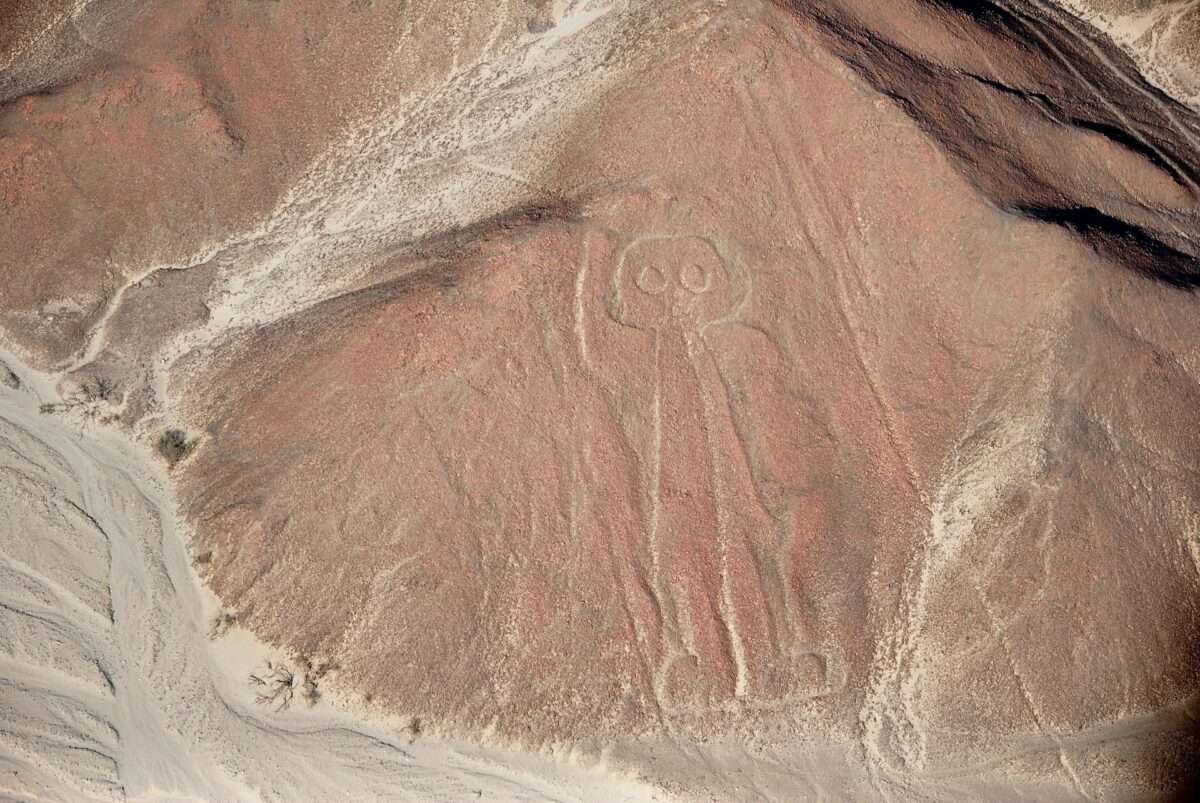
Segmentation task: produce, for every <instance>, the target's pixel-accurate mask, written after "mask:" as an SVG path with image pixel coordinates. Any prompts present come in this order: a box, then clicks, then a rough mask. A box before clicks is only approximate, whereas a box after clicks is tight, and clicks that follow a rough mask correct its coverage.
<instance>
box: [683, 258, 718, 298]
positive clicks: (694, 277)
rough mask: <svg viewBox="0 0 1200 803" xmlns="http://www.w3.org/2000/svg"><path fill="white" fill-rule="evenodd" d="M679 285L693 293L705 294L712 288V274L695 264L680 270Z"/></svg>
mask: <svg viewBox="0 0 1200 803" xmlns="http://www.w3.org/2000/svg"><path fill="white" fill-rule="evenodd" d="M679 283H680V284H682V285H683V286H684V287H686V288H687V289H688V290H691V291H692V292H693V293H703V292H706V291H707V290H708V289H709V287H711V286H712V272H711V271H709V270H708V269H707V268H705V267H704V266H703V265H700V264H698V263H695V262H693V263H691V264H688V265H684V266H683V267H682V268H680V269H679Z"/></svg>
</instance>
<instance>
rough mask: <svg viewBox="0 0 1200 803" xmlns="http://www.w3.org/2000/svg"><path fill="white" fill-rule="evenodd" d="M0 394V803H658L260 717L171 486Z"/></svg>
mask: <svg viewBox="0 0 1200 803" xmlns="http://www.w3.org/2000/svg"><path fill="white" fill-rule="evenodd" d="M6 361H7V362H8V363H9V364H10V365H12V366H13V367H14V368H16V369H17V372H18V374H20V375H21V376H22V378H23V379H24V380H25V383H24V385H25V387H24V389H23V390H19V391H10V390H8V389H7V388H4V389H3V392H0V475H3V479H2V480H0V510H3V511H4V513H5V515H4V516H3V517H0V620H2V622H0V799H6V800H7V799H15V800H29V801H52V800H53V801H83V800H89V801H90V800H146V801H150V800H153V801H260V800H263V801H274V800H279V801H305V800H314V801H315V800H339V799H345V798H346V794H347V790H350V789H354V790H355V791H354V799H356V800H414V801H416V800H420V801H428V800H480V799H483V800H487V799H492V800H496V799H499V800H529V801H535V800H536V801H541V800H554V801H587V800H596V801H638V800H665V799H667V798H666V796H665V795H664V794H663V793H661V792H659V791H657V790H653V789H651V788H650V787H648V786H644V785H642V784H639V783H637V782H635V781H633V780H630V779H627V778H624V777H622V776H620V775H619V774H618V773H616V772H615V771H613V770H609V769H606V768H605V767H603V766H600V765H596V764H595V763H593V764H592V765H591V766H585V764H584V762H581V761H578V760H572V759H571V758H570V757H558V758H557V759H556V758H554V757H550V756H543V755H533V754H521V753H516V752H511V751H505V750H501V749H492V748H486V747H479V746H474V745H467V744H463V743H457V742H452V741H446V740H441V739H438V738H435V737H431V736H424V735H423V736H420V737H419V738H415V739H414V738H413V737H411V736H410V735H409V734H408V733H405V732H404V731H403V729H402V728H401V727H400V726H399V724H398V723H397V724H394V725H393V724H388V723H381V724H376V725H366V724H364V723H362V722H357V721H355V719H354V718H353V717H352V716H350V715H348V714H345V713H341V712H339V711H337V710H335V709H334V708H333V707H331V706H330V705H328V704H325V703H320V704H318V705H317V706H316V707H314V708H311V709H309V708H305V707H304V706H303V705H302V704H301V705H298V706H293V707H292V708H291V709H289V710H288V711H285V712H283V713H276V712H274V711H271V710H270V709H266V708H264V707H262V706H259V705H256V704H255V703H254V702H253V693H252V691H251V689H250V687H249V685H248V684H247V682H246V675H245V670H246V667H248V666H254V665H255V664H257V663H259V662H260V661H261V659H262V657H263V656H264V655H265V652H264V648H263V647H262V645H259V644H257V643H256V642H255V641H254V639H253V638H252V637H251V636H250V635H249V634H247V633H245V632H243V631H236V630H235V631H234V632H233V633H231V634H230V635H228V636H226V637H225V638H222V639H218V640H216V641H211V640H209V638H208V637H207V621H208V617H209V615H210V613H211V610H212V602H211V600H210V599H209V597H208V592H207V591H205V590H204V589H203V588H202V587H201V586H200V584H199V583H198V581H197V578H196V576H195V574H194V572H193V571H192V569H191V567H190V565H189V563H188V558H187V553H186V550H185V547H184V544H183V539H182V537H181V534H180V533H179V532H178V531H177V530H176V529H175V526H174V514H173V506H172V501H171V499H170V494H169V490H168V485H167V480H166V477H165V475H164V474H163V473H162V471H161V469H159V468H158V467H157V466H156V465H154V464H153V463H152V461H151V460H150V457H149V455H148V454H145V453H143V452H140V451H138V450H137V449H136V448H134V447H131V446H130V445H129V443H128V442H127V441H126V440H125V438H124V437H123V436H121V435H120V434H118V433H115V432H111V431H106V430H101V429H94V430H88V431H82V432H81V431H79V430H78V429H71V428H70V425H69V424H67V423H66V422H65V421H64V419H63V418H62V417H60V416H56V415H42V414H40V413H39V411H38V403H39V400H38V398H37V395H36V394H35V393H33V392H31V390H35V389H48V388H49V384H50V382H51V378H50V377H37V376H35V375H34V374H33V373H32V372H30V371H28V370H24V369H21V368H20V367H19V366H17V365H16V364H15V363H14V361H13V360H12V359H11V358H7V357H6Z"/></svg>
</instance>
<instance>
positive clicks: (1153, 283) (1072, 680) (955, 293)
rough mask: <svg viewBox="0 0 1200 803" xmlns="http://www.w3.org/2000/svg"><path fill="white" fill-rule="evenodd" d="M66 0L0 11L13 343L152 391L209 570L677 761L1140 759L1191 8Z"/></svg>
mask: <svg viewBox="0 0 1200 803" xmlns="http://www.w3.org/2000/svg"><path fill="white" fill-rule="evenodd" d="M98 5H100V4H91V5H88V4H83V5H81V6H79V7H78V8H73V9H62V10H59V11H56V10H55V7H52V6H45V7H35V6H34V5H26V4H21V3H17V4H15V6H14V8H15V10H14V12H13V13H12V16H11V17H10V19H12V20H14V21H15V23H14V24H12V25H10V26H9V28H8V29H7V31H8V32H7V34H6V35H7V38H6V39H4V40H2V41H3V43H4V44H3V47H5V48H7V52H10V53H12V54H13V55H12V56H11V57H10V58H9V59H8V64H9V65H10V66H9V67H8V68H6V69H5V70H4V72H3V73H0V90H2V91H3V92H4V93H5V95H6V96H7V97H8V98H9V101H8V102H7V103H6V105H5V106H4V107H3V109H2V110H0V135H2V137H3V138H2V139H0V164H4V165H6V167H5V169H4V170H3V171H0V176H3V179H0V182H2V183H0V187H2V188H3V191H4V196H3V197H4V207H3V208H4V210H5V214H4V217H3V218H2V219H0V221H2V222H0V238H3V239H4V241H5V242H8V243H10V247H9V248H8V249H6V250H5V251H4V253H8V254H10V255H11V256H10V259H9V260H8V261H7V262H4V263H0V273H2V274H3V275H4V277H6V278H5V285H4V286H5V288H6V290H5V292H4V294H3V295H2V296H0V326H3V332H4V336H5V339H6V343H7V345H8V347H9V348H10V349H12V350H13V351H14V352H15V354H16V355H18V356H19V357H20V358H21V359H20V363H21V364H20V365H18V364H17V362H18V361H17V360H16V359H13V360H12V362H13V363H14V366H15V367H17V368H18V369H20V370H19V371H18V374H22V375H24V374H26V373H31V372H35V371H36V370H40V371H46V372H49V373H50V375H51V376H52V378H54V379H55V380H57V381H58V386H57V390H56V391H50V390H45V391H44V394H46V395H45V398H43V401H44V402H45V403H47V404H49V405H50V408H49V409H52V410H53V411H55V413H56V414H57V415H58V416H60V417H62V418H63V419H64V420H66V421H78V420H88V421H92V422H93V425H96V423H95V422H106V423H107V425H110V426H113V427H117V428H120V429H123V430H124V431H126V432H127V433H129V434H131V435H132V436H134V437H135V438H139V439H141V440H142V441H144V442H147V443H150V444H154V443H158V442H159V439H160V437H161V435H162V433H163V431H164V430H166V429H168V428H177V429H179V430H180V431H181V432H182V433H183V434H182V435H180V436H179V443H178V444H177V445H176V448H175V449H174V451H171V450H168V452H169V456H171V457H172V459H175V458H179V457H184V455H185V453H186V457H185V459H183V460H182V461H181V462H179V463H178V465H177V466H175V468H174V471H173V477H174V484H175V487H176V488H177V490H178V494H179V503H180V512H181V514H182V516H183V521H184V522H185V523H186V525H187V526H188V527H189V528H191V529H192V530H193V531H194V532H193V534H192V537H191V543H190V550H191V554H192V556H193V557H194V558H195V559H196V563H197V565H198V567H199V568H200V571H201V573H202V576H203V578H204V580H205V581H206V582H207V583H208V585H209V586H210V587H211V589H212V590H213V591H214V592H215V593H216V594H217V596H218V597H219V599H220V601H221V603H222V605H223V606H224V612H225V616H226V617H228V618H230V619H236V622H237V623H238V624H239V625H240V626H242V627H244V628H247V629H248V630H249V631H251V632H252V633H254V634H255V635H257V636H258V637H260V638H262V639H263V640H265V641H266V642H268V643H270V644H272V645H275V646H277V647H278V648H280V649H281V650H282V651H284V652H285V653H287V654H289V655H291V656H292V658H293V659H296V658H301V657H302V658H304V659H305V660H307V661H309V662H312V663H315V664H320V663H321V662H330V663H333V664H336V666H337V669H336V670H334V671H333V672H332V673H331V675H330V677H329V682H328V684H327V685H328V686H329V688H330V693H334V694H336V695H337V699H338V700H339V702H340V704H341V705H343V706H348V707H350V708H353V709H354V710H357V711H360V712H363V713H364V714H365V715H368V716H374V717H386V716H399V717H401V718H407V719H408V721H410V722H411V721H420V722H423V723H426V726H427V727H433V728H435V729H437V730H438V731H440V732H441V733H443V734H447V735H453V736H456V737H462V738H466V739H473V740H479V739H485V740H488V741H497V740H498V741H501V742H503V743H504V744H506V745H508V746H510V747H514V748H524V749H530V748H538V747H547V746H553V747H557V748H560V749H562V748H570V749H574V750H579V751H582V752H583V753H585V754H592V755H596V754H604V755H607V756H609V757H610V758H611V759H612V760H613V761H614V762H616V763H617V764H618V765H620V766H623V767H626V768H629V769H631V770H633V771H635V772H637V773H639V774H640V775H642V776H643V777H645V778H647V779H649V780H650V781H652V782H653V783H655V784H658V785H659V788H660V789H663V790H666V792H663V793H664V794H665V793H667V792H670V793H673V794H679V795H681V796H682V797H684V798H685V799H694V798H704V797H705V796H709V797H711V798H713V799H722V800H726V799H745V800H752V799H763V798H773V799H781V800H795V799H845V800H860V799H884V800H897V801H900V800H960V799H964V798H978V797H981V796H982V797H984V798H986V799H1047V798H1052V799H1078V798H1082V799H1085V800H1141V799H1162V798H1164V797H1169V796H1171V795H1175V794H1186V789H1187V788H1188V785H1189V784H1190V783H1191V778H1190V777H1189V773H1190V772H1191V768H1192V767H1193V766H1194V765H1195V761H1196V757H1197V753H1198V751H1200V732H1198V731H1197V729H1196V727H1195V721H1196V717H1197V713H1198V709H1197V705H1198V703H1197V697H1196V694H1197V692H1198V691H1200V674H1198V671H1197V670H1198V666H1200V664H1198V661H1200V655H1198V654H1197V649H1196V644H1197V634H1196V627H1197V622H1198V614H1200V610H1198V608H1200V596H1198V591H1200V530H1198V529H1197V522H1198V521H1200V485H1198V483H1197V470H1198V469H1197V462H1196V455H1197V447H1200V443H1196V442H1195V439H1196V436H1195V433H1194V429H1195V428H1194V427H1193V426H1192V425H1191V418H1192V412H1193V410H1194V407H1193V405H1196V404H1197V402H1198V401H1200V399H1197V397H1196V396H1197V391H1196V380H1197V374H1198V372H1200V352H1197V350H1196V347H1195V345H1194V343H1195V342H1196V340H1197V337H1196V335H1197V331H1196V330H1197V327H1198V324H1197V322H1196V321H1197V317H1196V314H1195V312H1196V304H1197V300H1196V298H1195V295H1194V291H1193V288H1194V287H1195V286H1196V285H1197V284H1198V283H1200V269H1198V268H1197V262H1196V256H1197V247H1198V246H1197V236H1198V235H1200V227H1198V225H1197V222H1198V219H1197V188H1198V183H1197V182H1200V150H1198V149H1197V147H1196V146H1197V143H1198V142H1200V118H1198V117H1197V113H1196V111H1195V110H1194V109H1193V108H1192V107H1191V106H1190V105H1189V103H1191V102H1192V96H1191V95H1190V94H1188V92H1189V91H1190V90H1186V88H1185V89H1179V88H1178V87H1179V86H1182V84H1174V83H1170V82H1168V81H1167V80H1166V79H1164V78H1162V76H1163V75H1167V74H1170V75H1176V74H1179V75H1182V74H1183V73H1182V72H1180V71H1181V70H1185V69H1186V62H1185V60H1184V59H1183V56H1181V55H1179V53H1178V52H1176V51H1178V50H1179V49H1181V48H1184V47H1185V45H1184V44H1183V43H1184V42H1185V41H1186V36H1187V34H1186V32H1185V30H1184V29H1183V28H1182V27H1180V26H1183V25H1184V23H1183V22H1178V23H1176V24H1175V27H1173V28H1172V29H1171V30H1172V31H1174V33H1173V34H1172V35H1173V36H1175V37H1177V38H1176V39H1174V40H1172V41H1174V44H1173V45H1172V46H1171V48H1160V49H1157V50H1138V49H1137V47H1134V45H1136V44H1137V43H1138V42H1143V43H1144V40H1143V39H1136V41H1135V40H1130V41H1133V44H1129V42H1124V41H1122V42H1120V43H1114V42H1113V41H1112V40H1110V39H1109V38H1108V37H1107V36H1106V35H1105V34H1104V33H1103V30H1104V29H1103V27H1101V28H1099V29H1098V28H1096V27H1093V25H1092V24H1089V23H1087V22H1085V21H1084V20H1083V19H1080V17H1083V18H1084V19H1089V18H1091V17H1090V16H1089V15H1091V14H1093V12H1094V13H1096V14H1098V13H1100V11H1101V10H1102V9H1100V8H1099V4H1097V6H1096V8H1094V9H1092V8H1089V9H1083V8H1082V7H1080V6H1079V4H1078V3H1074V4H1067V3H1064V4H1063V6H1064V8H1066V10H1064V8H1060V7H1058V6H1053V7H1052V6H1049V5H1047V4H1044V3H1041V2H1025V1H1024V0H993V1H992V2H981V3H965V2H957V0H896V2H891V3H888V4H879V3H875V2H868V0H779V1H778V2H745V3H722V2H715V1H711V2H710V1H708V0H695V1H694V2H661V3H656V2H645V3H634V4H622V3H599V2H591V3H586V2H579V3H557V2H555V3H537V2H531V3H522V2H518V0H511V2H501V0H493V1H492V2H457V3H439V2H433V0H430V2H428V3H420V2H418V3H411V4H397V5H396V6H393V5H392V4H388V3H384V2H374V3H372V2H347V3H342V4H336V3H335V4H330V3H322V4H317V3H303V2H295V3H288V2H284V3H267V2H232V1H230V2H222V3H199V2H197V3H195V4H191V5H189V4H179V5H178V6H174V7H172V8H170V9H166V8H164V7H160V6H153V5H150V4H145V5H143V4H138V3H125V4H121V3H113V4H104V5H103V7H102V8H97V6H98ZM402 5H407V6H408V7H407V8H406V9H405V11H406V13H403V14H402V13H400V11H401V9H400V6H402ZM881 6H884V7H881ZM1072 11H1073V12H1074V13H1070V12H1072ZM1164 13H1165V12H1164ZM1173 13H1175V14H1176V16H1175V17H1172V19H1178V20H1186V19H1188V18H1189V17H1188V14H1190V11H1188V10H1187V9H1183V8H1175V9H1173ZM1077 15H1078V16H1077ZM1106 19H1107V18H1106ZM447 37H449V39H450V41H451V43H452V46H451V47H450V48H448V49H447V48H443V47H442V43H443V41H444V40H445V39H446V38H447ZM350 43H356V45H355V46H354V47H351V46H350ZM1122 45H1124V46H1126V48H1127V49H1125V50H1123V49H1122V47H1121V46H1122ZM59 52H69V53H71V54H72V55H71V58H69V59H60V58H55V55H54V54H56V53H59ZM1135 59H1140V65H1141V66H1140V68H1139V62H1138V61H1135ZM52 62H53V63H54V64H55V65H56V66H55V68H54V69H49V68H48V67H46V65H47V64H50V63H52ZM1151 63H1154V64H1158V65H1159V67H1158V68H1156V70H1157V71H1155V70H1151V69H1150V67H1149V66H1147V65H1149V64H1151ZM1172 71H1174V72H1172ZM1147 76H1149V80H1148V78H1147ZM1152 80H1153V81H1154V82H1156V83H1152V82H1151V81H1152ZM1179 80H1180V81H1182V80H1183V79H1179ZM1162 87H1165V88H1167V89H1169V90H1171V91H1173V92H1175V96H1174V97H1173V96H1171V95H1168V94H1165V93H1164V91H1163V89H1162ZM18 379H20V377H18ZM55 394H57V395H55ZM168 445H169V444H168Z"/></svg>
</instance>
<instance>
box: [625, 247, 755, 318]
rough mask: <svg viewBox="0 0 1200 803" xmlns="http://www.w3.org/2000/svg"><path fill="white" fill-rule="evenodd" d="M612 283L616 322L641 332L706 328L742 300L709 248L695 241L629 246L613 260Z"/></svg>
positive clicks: (721, 261)
mask: <svg viewBox="0 0 1200 803" xmlns="http://www.w3.org/2000/svg"><path fill="white" fill-rule="evenodd" d="M614 282H615V284H616V288H615V289H616V316H617V318H618V320H620V321H621V322H622V323H626V324H628V325H630V326H636V327H639V328H645V329H659V328H662V327H664V326H668V325H670V324H671V323H672V321H674V322H675V323H676V324H677V325H679V326H685V327H686V326H700V325H703V324H705V323H710V322H712V321H715V320H717V319H719V318H722V317H724V316H726V315H728V314H729V313H730V312H732V311H733V309H734V308H735V307H736V306H737V304H738V302H739V301H740V300H741V297H742V296H743V295H744V294H745V290H744V288H743V287H741V285H740V283H739V282H737V281H736V280H735V277H734V276H733V275H732V272H731V271H730V269H729V266H728V264H727V263H726V261H725V259H724V258H723V257H722V256H721V255H720V254H719V253H718V252H717V249H716V248H715V247H713V245H712V243H710V242H709V241H708V240H706V239H704V238H702V237H695V236H683V237H651V238H645V239H640V240H636V241H634V242H633V243H632V244H631V245H629V246H628V247H627V248H626V249H625V250H624V251H623V252H622V253H621V255H620V257H619V258H618V260H617V272H616V275H615V277H614Z"/></svg>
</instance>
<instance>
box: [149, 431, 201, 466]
mask: <svg viewBox="0 0 1200 803" xmlns="http://www.w3.org/2000/svg"><path fill="white" fill-rule="evenodd" d="M195 448H196V441H195V440H194V439H193V440H189V439H188V436H187V433H186V432H184V431H183V430H182V429H168V430H167V431H166V432H164V433H163V434H162V435H161V436H159V438H158V453H159V454H160V455H162V457H163V459H164V460H166V461H167V465H168V466H169V467H171V468H174V467H175V464H176V463H178V462H179V461H180V460H183V459H184V458H186V457H187V456H188V455H189V454H191V453H192V450H193V449H195Z"/></svg>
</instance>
